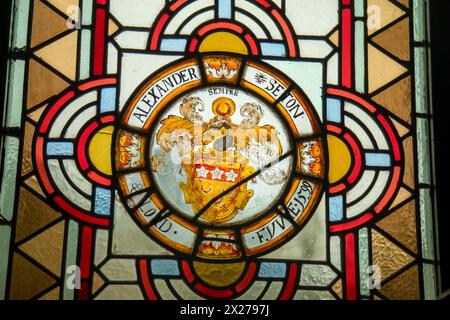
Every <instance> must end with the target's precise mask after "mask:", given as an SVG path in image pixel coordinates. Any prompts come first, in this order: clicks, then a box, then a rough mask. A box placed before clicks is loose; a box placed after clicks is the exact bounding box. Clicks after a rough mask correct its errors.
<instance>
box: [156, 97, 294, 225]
mask: <svg viewBox="0 0 450 320" xmlns="http://www.w3.org/2000/svg"><path fill="white" fill-rule="evenodd" d="M206 107H207V106H205V104H204V102H203V101H202V99H201V98H199V97H196V96H188V97H186V98H185V99H183V101H182V102H181V105H180V107H179V110H180V114H181V117H180V116H175V115H170V116H168V117H167V118H165V119H163V120H162V121H161V124H162V126H161V128H160V129H159V131H158V132H157V136H156V141H157V144H158V145H159V146H160V148H161V150H163V152H165V153H166V155H170V156H171V157H172V159H178V160H179V163H180V170H182V171H184V173H185V175H186V177H187V179H186V181H185V182H181V183H180V185H179V188H180V191H181V192H182V193H183V196H184V200H185V203H186V204H188V205H190V206H191V207H192V209H193V211H194V213H195V214H196V215H197V217H198V218H201V219H202V220H204V221H206V222H207V223H208V224H210V225H220V224H223V223H225V222H228V221H230V220H232V219H233V218H234V217H235V216H236V215H238V214H239V212H240V211H242V210H245V208H246V206H247V204H248V203H249V201H250V200H251V199H252V197H253V196H254V191H253V190H251V189H249V188H248V183H249V182H251V181H254V179H255V178H256V177H257V176H258V177H261V179H262V180H263V182H264V183H267V184H269V185H275V184H281V183H283V182H285V180H286V178H287V173H286V172H285V171H284V170H283V169H280V168H277V167H273V168H268V169H267V168H265V167H267V165H268V164H270V163H271V162H273V161H276V160H277V159H278V158H279V157H280V156H281V155H282V153H283V146H282V144H281V141H280V139H279V137H278V132H277V131H276V129H275V127H274V126H272V125H269V124H267V125H262V126H261V125H260V122H261V119H262V118H263V110H262V108H261V106H260V105H258V104H257V103H254V102H246V103H244V104H243V105H242V106H240V109H239V112H240V115H241V117H242V121H241V122H240V123H233V121H232V119H231V117H232V116H233V115H234V114H235V112H236V109H237V105H236V102H235V101H234V100H233V99H231V98H229V97H219V98H217V99H215V100H214V102H213V103H212V105H211V106H209V107H210V108H211V111H212V113H213V114H214V116H213V117H212V119H210V120H209V121H205V120H204V119H203V117H202V112H203V111H205V109H206ZM152 160H153V161H152V162H154V163H162V161H160V159H159V157H158V156H154V157H153V159H152ZM263 168H265V169H264V170H263ZM153 169H154V170H155V171H156V172H158V170H160V169H161V170H164V169H163V168H159V167H158V166H154V168H153Z"/></svg>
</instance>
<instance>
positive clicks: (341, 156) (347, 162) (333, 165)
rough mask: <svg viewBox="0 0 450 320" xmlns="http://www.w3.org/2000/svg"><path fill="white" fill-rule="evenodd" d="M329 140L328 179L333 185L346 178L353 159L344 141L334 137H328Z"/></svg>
mask: <svg viewBox="0 0 450 320" xmlns="http://www.w3.org/2000/svg"><path fill="white" fill-rule="evenodd" d="M327 140H328V158H329V161H328V163H329V164H330V168H329V173H328V179H329V182H330V183H332V184H333V183H336V182H338V181H339V180H341V179H342V178H343V177H345V175H346V174H347V172H348V171H349V170H350V166H351V164H352V157H351V153H350V150H349V149H348V147H347V145H346V144H345V142H344V141H342V140H341V139H339V138H338V137H336V136H333V135H328V137H327Z"/></svg>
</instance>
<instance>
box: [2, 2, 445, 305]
mask: <svg viewBox="0 0 450 320" xmlns="http://www.w3.org/2000/svg"><path fill="white" fill-rule="evenodd" d="M427 6H428V2H427V1H426V0H315V1H310V0H272V1H270V0H127V1H124V0H14V1H13V2H12V10H11V11H12V17H11V37H10V46H9V48H10V52H11V54H10V59H9V61H8V73H7V76H8V80H7V88H6V103H5V108H4V112H3V130H2V140H1V143H2V147H3V154H2V158H1V193H0V214H1V215H0V218H1V220H0V298H2V299H11V300H16V299H43V300H58V299H61V300H89V299H98V300H102V299H107V300H110V299H126V300H198V299H237V300H239V299H247V300H257V299H262V300H314V299H320V300H357V299H361V300H384V299H391V300H399V299H408V300H416V299H417V300H419V299H435V298H436V294H437V289H436V284H437V281H436V249H435V245H436V244H435V242H434V237H435V235H434V203H435V202H434V198H433V194H434V190H433V186H434V176H433V154H432V148H431V145H432V139H433V137H432V134H431V129H430V128H431V127H430V119H431V115H432V108H431V105H430V99H429V94H430V92H429V85H428V84H429V78H428V71H429V70H428V63H429V61H428V60H429V48H428V27H427V21H428V18H427V17H428V9H427Z"/></svg>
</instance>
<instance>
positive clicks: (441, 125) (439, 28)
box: [430, 0, 450, 291]
mask: <svg viewBox="0 0 450 320" xmlns="http://www.w3.org/2000/svg"><path fill="white" fill-rule="evenodd" d="M430 11H431V12H430V16H431V20H430V28H431V59H432V63H431V64H432V82H433V105H434V131H435V146H436V151H435V155H436V183H437V208H438V215H437V216H438V228H439V245H440V250H439V251H440V264H441V285H442V291H446V290H450V212H449V206H448V202H449V198H450V192H449V190H448V185H449V181H448V177H449V164H450V158H449V156H448V150H449V149H450V134H449V128H450V121H449V120H450V118H449V117H448V109H450V101H449V93H450V79H449V77H450V73H449V70H448V69H449V65H450V64H449V59H450V50H449V42H450V35H449V34H448V32H450V25H449V24H450V1H449V0H430Z"/></svg>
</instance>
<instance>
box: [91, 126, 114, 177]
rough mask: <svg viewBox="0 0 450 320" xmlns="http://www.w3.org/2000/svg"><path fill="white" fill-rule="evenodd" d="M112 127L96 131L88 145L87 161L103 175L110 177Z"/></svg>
mask: <svg viewBox="0 0 450 320" xmlns="http://www.w3.org/2000/svg"><path fill="white" fill-rule="evenodd" d="M113 131H114V127H113V126H107V127H104V128H102V129H100V130H99V131H97V132H96V133H95V134H94V136H93V137H92V140H91V142H90V144H89V159H91V162H92V164H93V165H94V167H95V168H96V169H97V170H98V171H100V172H101V173H103V174H106V175H108V176H110V175H112V164H111V145H112V138H113V137H112V135H113Z"/></svg>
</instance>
